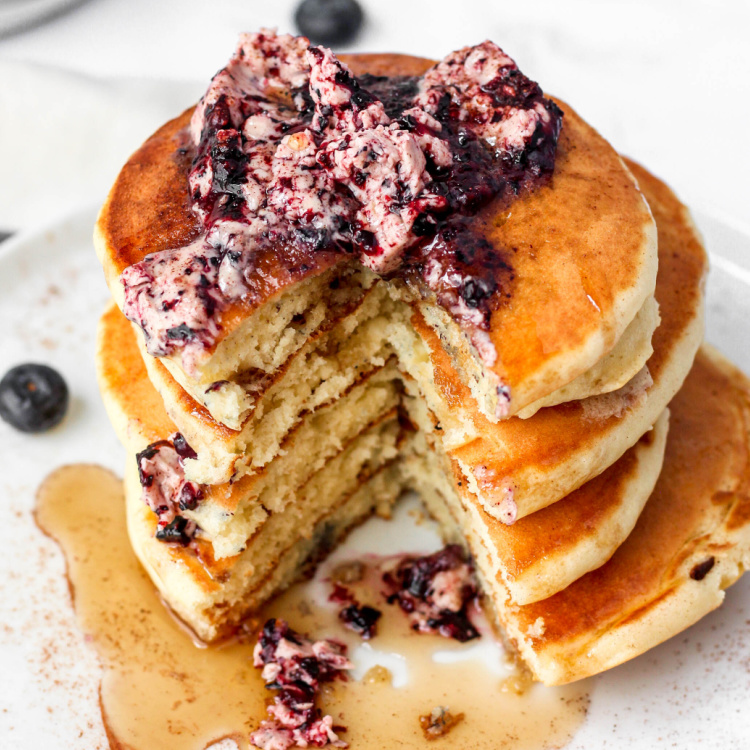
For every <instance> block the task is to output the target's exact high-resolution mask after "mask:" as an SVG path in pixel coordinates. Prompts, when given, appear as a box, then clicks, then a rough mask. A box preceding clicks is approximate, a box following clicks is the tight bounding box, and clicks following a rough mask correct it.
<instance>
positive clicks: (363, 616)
mask: <svg viewBox="0 0 750 750" xmlns="http://www.w3.org/2000/svg"><path fill="white" fill-rule="evenodd" d="M382 614H383V613H382V612H381V611H380V610H378V609H375V607H370V606H368V605H367V604H365V605H359V604H356V603H355V604H350V605H349V606H348V607H344V609H342V610H341V611H340V612H339V620H341V622H343V623H344V625H345V626H346V627H347V628H349V629H350V630H353V631H354V632H355V633H359V635H361V636H362V638H363V640H365V641H368V640H370V638H372V637H373V636H374V635H375V627H376V625H377V622H378V620H379V619H380V618H381V616H382Z"/></svg>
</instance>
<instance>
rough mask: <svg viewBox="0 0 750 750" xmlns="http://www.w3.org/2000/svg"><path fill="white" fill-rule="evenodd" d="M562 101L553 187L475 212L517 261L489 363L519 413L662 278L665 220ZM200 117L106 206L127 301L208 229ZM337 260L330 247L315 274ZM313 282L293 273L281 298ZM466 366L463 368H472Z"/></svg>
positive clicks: (589, 355)
mask: <svg viewBox="0 0 750 750" xmlns="http://www.w3.org/2000/svg"><path fill="white" fill-rule="evenodd" d="M347 61H348V62H349V63H350V64H351V66H352V67H353V69H354V70H355V72H357V73H362V72H364V71H365V70H367V71H368V72H372V73H374V74H390V75H394V74H401V75H403V74H420V73H422V72H423V71H424V70H426V69H427V67H429V65H430V61H428V60H424V59H421V58H412V57H407V56H396V55H359V56H355V57H351V58H347ZM561 106H562V108H563V110H564V111H565V119H564V125H563V129H562V134H561V136H560V141H559V145H558V153H557V164H556V168H555V172H554V175H553V178H552V180H551V181H550V182H549V184H547V185H545V186H543V187H540V188H539V189H537V190H536V191H535V192H533V193H532V194H530V195H528V196H526V197H524V198H522V199H519V200H517V201H515V202H514V203H512V204H511V206H510V208H508V207H507V206H505V204H502V207H501V204H500V203H491V204H490V205H489V206H487V207H486V208H485V209H484V210H483V211H481V212H480V213H479V214H478V215H477V216H476V217H474V219H472V221H473V222H474V223H475V226H476V228H477V229H478V230H480V231H481V232H482V233H483V234H484V235H485V236H486V238H487V239H488V240H489V241H490V242H492V243H493V244H494V245H495V246H496V247H497V248H499V249H501V250H502V251H503V252H504V254H505V255H506V256H507V258H508V260H509V263H510V265H511V266H512V269H513V274H512V279H510V280H509V281H508V282H507V283H505V284H504V286H503V295H504V297H503V300H502V301H501V302H500V304H499V306H498V308H497V309H496V310H495V312H494V313H493V314H492V318H491V321H490V331H489V335H490V339H491V340H492V343H493V344H494V346H495V349H496V351H497V354H498V359H497V362H496V364H495V365H493V366H492V368H489V369H490V370H491V372H492V374H493V376H494V377H496V378H497V379H499V380H500V382H502V383H503V384H505V385H507V386H508V387H509V388H510V390H511V393H512V405H513V410H514V411H515V410H518V409H520V408H523V406H525V405H527V404H529V403H532V402H534V401H536V400H537V399H539V398H543V397H544V396H546V395H548V394H549V393H551V392H552V391H555V390H556V389H558V388H560V387H562V386H564V385H565V384H567V383H568V382H570V381H571V380H573V379H574V378H576V377H577V376H579V375H580V374H581V373H583V372H585V371H586V370H588V369H589V368H591V367H592V366H593V365H594V364H595V363H596V362H598V361H599V360H600V359H601V358H602V356H604V355H605V354H606V353H607V352H608V351H610V350H611V349H612V348H613V347H614V346H615V344H616V343H617V341H618V339H619V338H620V336H621V335H622V333H623V331H624V330H625V329H626V327H627V326H628V324H629V323H630V322H631V321H632V319H633V318H634V317H635V315H636V313H637V312H638V310H639V309H640V308H641V307H642V306H643V304H644V302H645V301H646V299H647V298H648V297H649V295H651V294H652V293H653V290H654V284H655V278H656V268H657V256H656V232H655V227H654V222H653V219H652V217H651V214H650V211H649V209H648V206H647V205H646V202H645V200H644V199H643V196H642V195H641V193H640V191H639V189H638V187H637V185H636V183H635V181H634V180H633V178H632V176H631V175H630V173H629V171H628V170H627V168H626V167H625V166H624V165H623V163H622V161H621V160H620V158H619V157H618V156H617V154H616V153H615V152H614V150H613V149H612V148H611V147H610V146H609V144H608V143H607V142H606V141H605V140H604V139H603V138H601V136H599V135H598V134H597V133H596V132H595V131H594V130H593V129H592V128H590V127H589V126H588V125H586V123H584V122H583V121H582V120H581V119H580V118H579V117H578V116H577V115H576V114H575V112H573V110H571V109H570V108H569V107H567V106H566V105H564V104H561ZM189 117H190V111H188V112H185V113H183V115H181V116H180V117H178V118H176V119H175V120H172V121H171V122H169V123H167V124H166V125H165V126H164V127H162V128H161V129H160V130H159V131H157V133H156V134H154V136H152V137H151V138H150V139H149V140H148V141H147V142H146V143H145V144H144V145H143V146H142V147H141V148H140V149H139V150H138V151H137V152H136V153H135V154H134V155H133V156H132V157H131V159H130V160H129V161H128V163H127V164H126V165H125V167H124V168H123V170H122V172H121V173H120V175H119V177H118V179H117V181H116V183H115V185H114V187H113V188H112V191H111V193H110V195H109V198H108V200H107V202H106V203H105V205H104V207H103V209H102V212H101V215H100V218H99V221H98V224H97V233H96V244H97V248H98V252H99V254H100V257H101V260H102V263H103V265H104V269H105V273H106V276H107V280H108V283H109V285H110V288H111V290H112V293H113V296H114V298H115V300H116V301H117V302H118V304H119V305H120V306H122V298H123V295H122V288H121V285H120V282H119V275H120V273H121V272H122V271H123V270H124V269H125V268H127V267H128V266H130V265H132V264H134V263H137V262H139V261H140V260H142V259H143V258H144V257H145V256H146V255H147V254H149V253H154V252H158V251H160V250H164V249H167V248H173V247H177V246H181V245H184V244H187V243H188V242H190V241H191V240H193V239H194V238H195V237H196V236H197V235H198V233H199V227H198V224H197V222H196V219H195V217H194V215H193V214H192V212H191V211H190V209H189V205H188V196H187V171H188V169H189V166H190V156H189V155H188V154H185V153H181V152H180V151H179V149H180V147H181V146H184V145H185V143H186V140H185V136H184V132H183V129H184V127H185V126H186V125H187V123H188V120H189ZM335 262H337V261H334V260H331V259H330V258H329V257H328V255H325V254H324V256H321V260H320V263H319V265H318V267H317V268H314V269H311V270H309V271H307V272H306V273H307V275H308V276H309V275H314V274H317V273H320V272H322V271H323V270H325V269H326V268H328V267H330V265H331V263H335ZM300 273H302V272H300ZM301 280H302V276H292V275H290V276H287V277H286V279H285V281H284V284H282V286H281V287H280V288H278V289H276V291H275V293H274V295H281V294H283V293H284V292H286V291H288V290H290V289H293V287H294V286H295V284H297V283H298V282H299V281H301ZM272 298H273V297H272V296H271V293H270V292H269V296H268V298H267V299H265V300H260V302H259V301H258V300H257V299H256V300H255V301H253V302H250V301H249V300H245V301H242V302H240V303H238V304H236V305H233V306H231V307H230V308H228V309H227V310H226V311H225V312H224V313H223V314H222V315H221V316H220V321H219V322H220V323H221V326H222V334H221V336H222V339H221V340H224V339H226V337H227V336H229V335H230V334H231V333H232V331H234V330H235V329H237V327H238V326H240V325H241V323H242V322H243V321H244V320H246V319H247V318H248V317H249V316H251V315H252V313H253V312H254V310H255V309H257V307H258V304H262V303H263V302H267V301H268V300H269V299H272ZM561 311H564V314H560V313H561ZM221 340H220V341H221ZM220 341H219V342H218V343H217V346H219V345H220ZM454 356H456V357H458V358H459V360H460V358H461V357H462V356H464V355H462V354H461V352H458V353H454ZM464 358H465V356H464ZM457 364H458V369H459V370H460V371H462V372H469V371H471V370H472V368H471V367H468V366H462V363H461V362H460V361H459V362H457Z"/></svg>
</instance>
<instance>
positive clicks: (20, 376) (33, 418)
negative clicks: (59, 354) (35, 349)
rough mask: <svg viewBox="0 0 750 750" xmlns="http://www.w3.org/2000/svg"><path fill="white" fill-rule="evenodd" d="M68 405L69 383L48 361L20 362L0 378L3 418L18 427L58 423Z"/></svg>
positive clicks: (44, 427) (39, 428)
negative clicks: (41, 362) (36, 362)
mask: <svg viewBox="0 0 750 750" xmlns="http://www.w3.org/2000/svg"><path fill="white" fill-rule="evenodd" d="M67 408H68V386H67V385H65V381H64V380H63V379H62V376H61V375H60V373H59V372H57V371H56V370H53V369H52V368H51V367H47V365H37V364H31V363H30V364H25V365H18V366H17V367H14V368H12V369H11V370H8V372H7V373H6V374H5V377H3V379H2V380H0V418H2V419H4V420H5V421H6V422H7V423H8V424H10V425H12V426H13V427H15V428H16V429H17V430H21V431H22V432H43V431H44V430H49V429H50V428H51V427H54V426H55V425H56V424H59V422H60V420H62V418H63V417H64V416H65V412H66V410H67Z"/></svg>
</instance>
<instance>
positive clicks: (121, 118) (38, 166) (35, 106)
mask: <svg viewBox="0 0 750 750" xmlns="http://www.w3.org/2000/svg"><path fill="white" fill-rule="evenodd" d="M204 89H205V82H196V83H195V84H191V83H185V82H169V81H158V82H157V81H150V80H135V79H130V80H120V81H116V82H115V81H106V80H100V79H94V78H88V77H86V76H82V75H80V74H75V73H69V72H66V71H63V70H59V69H53V68H48V67H44V66H38V65H31V64H28V63H17V62H9V61H0V231H14V230H21V229H26V228H32V227H38V226H40V225H44V224H47V223H49V222H51V221H54V220H55V219H57V218H60V217H62V216H64V215H65V214H67V213H69V212H70V211H72V210H74V209H75V208H77V207H80V206H81V205H85V204H91V203H95V202H101V201H103V200H104V198H105V197H106V194H107V191H108V190H109V188H110V186H111V184H112V182H113V181H114V178H115V177H116V175H117V173H118V171H119V169H120V167H121V166H122V164H123V163H124V162H125V160H126V159H127V158H128V156H129V155H130V154H131V153H132V152H133V151H134V150H135V149H136V148H137V147H138V146H139V145H140V144H141V143H142V142H143V140H145V138H147V137H148V136H149V135H150V134H151V133H152V132H153V131H154V130H156V129H157V128H158V127H159V126H160V125H161V124H163V123H164V122H165V121H166V120H168V119H170V118H172V117H174V116H175V115H177V114H179V113H180V112H182V111H183V110H184V109H186V108H187V107H189V106H191V105H192V104H194V103H195V102H196V101H197V100H198V98H199V97H200V96H201V94H202V92H203V90H204Z"/></svg>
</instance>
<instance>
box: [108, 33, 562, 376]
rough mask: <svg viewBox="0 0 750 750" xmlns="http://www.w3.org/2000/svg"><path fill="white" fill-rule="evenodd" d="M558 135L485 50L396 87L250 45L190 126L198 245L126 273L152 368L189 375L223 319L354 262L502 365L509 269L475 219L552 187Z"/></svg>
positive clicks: (540, 105) (508, 68) (314, 50)
mask: <svg viewBox="0 0 750 750" xmlns="http://www.w3.org/2000/svg"><path fill="white" fill-rule="evenodd" d="M561 123H562V113H561V111H560V110H559V108H558V107H557V106H556V105H555V104H554V102H552V101H550V100H549V99H546V98H545V97H544V96H543V93H542V90H541V89H540V87H539V86H538V85H537V84H536V83H534V82H533V81H531V80H529V79H528V78H527V77H526V76H524V75H523V73H521V72H520V71H519V70H518V67H517V66H516V64H515V63H514V62H513V60H511V58H510V57H508V56H507V55H506V54H505V53H504V52H503V51H502V50H501V49H500V48H499V47H498V46H497V45H495V44H494V43H492V42H489V41H486V42H483V43H482V44H479V45H477V46H475V47H466V48H464V49H461V50H458V51H457V52H453V53H451V54H450V55H448V56H447V57H446V58H445V59H444V60H443V61H442V62H440V63H438V64H437V65H435V66H433V67H432V68H430V69H429V70H428V71H427V72H426V73H425V74H424V75H423V76H422V77H421V78H416V77H403V76H401V77H391V78H388V77H376V76H372V75H364V76H360V77H356V76H354V75H353V74H352V72H351V71H350V70H349V68H348V67H347V66H346V65H344V64H343V63H342V62H341V61H339V60H338V59H337V58H336V56H335V55H334V54H333V53H332V52H331V51H330V50H329V49H326V48H324V47H315V46H311V45H310V44H309V42H308V40H307V39H306V38H304V37H293V36H289V35H276V34H275V33H273V32H270V31H261V32H260V33H257V34H246V35H243V36H242V37H241V39H240V43H239V45H238V47H237V50H236V52H235V54H234V56H233V57H232V59H231V60H230V61H229V63H228V65H227V66H226V67H225V68H224V69H223V70H221V71H220V72H219V73H218V74H217V75H216V76H215V77H214V79H213V80H212V82H211V85H210V87H209V89H208V91H207V92H206V94H205V96H204V97H203V99H202V100H201V102H200V103H199V104H198V106H197V107H196V109H195V112H194V114H193V117H192V122H191V125H190V138H191V140H192V155H193V164H192V168H191V170H190V173H189V176H188V183H189V190H190V200H191V207H192V210H193V211H194V212H195V214H196V215H197V217H198V219H199V220H200V222H201V224H202V227H203V233H202V234H201V236H200V237H199V238H198V239H197V240H196V241H194V242H193V243H191V244H190V245H189V246H187V247H181V248H173V249H169V250H164V251H162V252H159V253H155V254H152V255H149V256H147V257H146V258H145V259H144V260H143V261H141V262H140V263H137V264H135V265H134V266H131V267H130V268H128V269H126V270H125V271H124V272H123V274H122V277H121V280H122V283H123V285H124V288H125V314H126V315H127V316H128V317H129V318H130V319H131V320H133V321H134V322H136V323H137V324H138V325H140V326H141V328H143V330H144V332H145V334H146V339H147V344H148V349H149V352H150V353H151V354H153V355H156V356H165V355H169V354H173V353H175V352H180V354H181V356H182V362H183V366H184V367H185V369H186V370H187V371H188V372H190V371H192V370H194V369H195V367H196V364H197V363H198V362H199V361H200V359H201V357H202V356H205V353H206V351H207V350H209V349H210V348H211V347H212V346H213V345H214V344H215V342H216V341H217V340H218V338H219V337H220V334H221V322H220V314H221V311H222V310H224V309H226V308H227V307H229V306H230V305H231V304H232V303H233V302H235V301H237V300H241V299H249V300H250V301H253V300H254V299H257V300H258V301H262V299H263V298H264V296H268V294H269V293H272V292H273V288H274V284H275V285H276V286H277V287H278V285H279V284H280V283H283V282H284V280H285V278H289V279H292V278H300V277H301V276H304V275H305V274H306V273H315V272H317V271H318V270H319V269H322V268H325V267H328V266H330V265H332V264H333V263H335V262H336V261H337V260H338V259H340V258H341V257H343V256H346V257H348V258H350V259H351V258H354V259H357V260H358V261H359V262H361V263H362V264H363V265H365V266H366V267H368V268H370V269H372V270H373V271H375V272H376V273H378V274H380V275H383V276H388V277H393V276H400V277H402V278H403V279H404V280H405V281H406V282H407V283H409V284H410V285H411V286H413V287H415V288H416V291H417V293H418V294H420V295H423V296H427V297H430V298H432V299H434V300H435V301H436V302H437V303H438V304H439V305H441V306H442V307H443V308H444V309H445V310H447V311H448V312H449V314H450V315H452V317H453V318H454V319H455V320H456V321H457V322H458V324H459V325H460V326H461V327H462V329H463V330H464V331H465V333H466V335H467V336H468V337H469V338H470V339H471V341H472V342H473V343H474V345H475V347H476V350H477V351H478V353H479V355H480V357H481V358H482V360H483V361H484V362H485V364H487V365H490V366H491V365H492V364H494V361H495V358H496V354H495V351H494V347H493V346H492V345H491V343H490V341H489V337H488V336H487V330H488V327H489V318H490V315H491V313H492V310H493V309H494V305H496V304H497V302H498V299H499V298H500V297H501V287H502V284H503V280H504V279H508V278H509V277H510V274H511V273H512V269H511V268H510V266H509V264H508V262H507V257H506V256H507V253H504V251H503V249H502V248H496V247H493V246H492V245H491V244H490V243H489V242H487V241H486V240H485V239H484V238H483V237H482V236H481V234H480V233H477V232H476V231H475V230H474V229H473V228H472V226H471V223H470V222H469V221H468V220H467V219H468V217H470V216H472V215H473V214H475V213H476V212H477V211H478V210H479V209H480V208H481V207H482V206H484V205H485V204H487V203H488V202H489V201H490V200H493V199H502V200H504V201H508V202H509V201H511V200H512V199H513V198H514V197H515V196H518V195H519V194H521V193H522V192H524V191H527V190H531V189H533V188H534V187H535V186H536V185H537V184H539V183H540V182H541V181H542V180H544V179H545V178H546V177H548V176H549V175H550V174H551V173H552V171H553V168H554V163H555V153H556V147H557V140H558V136H559V133H560V128H561ZM271 267H272V268H273V273H271V272H269V268H271Z"/></svg>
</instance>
